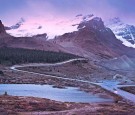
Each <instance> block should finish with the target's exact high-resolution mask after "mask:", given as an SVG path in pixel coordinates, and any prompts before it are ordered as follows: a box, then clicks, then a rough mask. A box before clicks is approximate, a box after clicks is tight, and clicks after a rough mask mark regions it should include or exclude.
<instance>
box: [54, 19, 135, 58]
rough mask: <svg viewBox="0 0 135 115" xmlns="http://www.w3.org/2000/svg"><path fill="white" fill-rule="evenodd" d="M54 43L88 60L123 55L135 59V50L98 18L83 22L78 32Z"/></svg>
mask: <svg viewBox="0 0 135 115" xmlns="http://www.w3.org/2000/svg"><path fill="white" fill-rule="evenodd" d="M53 42H55V43H56V44H59V45H61V46H62V47H64V48H66V49H68V50H69V51H70V52H72V53H75V54H78V55H81V56H84V57H88V58H96V57H100V58H106V59H108V58H113V57H119V56H122V55H127V56H129V57H135V50H134V49H133V48H128V47H126V46H124V45H123V44H122V42H121V41H120V40H118V39H116V37H115V34H114V33H113V32H112V30H111V29H109V28H107V27H106V26H105V25H104V22H103V21H102V19H101V18H98V17H95V18H93V19H91V20H86V21H82V22H81V23H80V24H78V31H74V32H72V33H66V34H63V35H62V36H58V37H56V38H55V39H54V41H53Z"/></svg>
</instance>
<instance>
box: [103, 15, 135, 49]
mask: <svg viewBox="0 0 135 115" xmlns="http://www.w3.org/2000/svg"><path fill="white" fill-rule="evenodd" d="M105 25H106V26H107V27H109V28H111V29H112V31H113V32H114V34H115V35H116V37H117V39H119V40H121V41H122V42H123V44H124V45H125V46H127V47H133V48H135V26H133V25H128V24H125V23H123V22H122V21H121V20H120V18H118V17H117V18H113V19H110V20H109V21H107V22H106V23H105Z"/></svg>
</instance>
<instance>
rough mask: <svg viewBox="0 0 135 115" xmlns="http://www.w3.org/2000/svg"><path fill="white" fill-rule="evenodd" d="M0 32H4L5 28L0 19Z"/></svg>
mask: <svg viewBox="0 0 135 115" xmlns="http://www.w3.org/2000/svg"><path fill="white" fill-rule="evenodd" d="M0 33H5V28H4V25H3V24H2V21H1V20H0Z"/></svg>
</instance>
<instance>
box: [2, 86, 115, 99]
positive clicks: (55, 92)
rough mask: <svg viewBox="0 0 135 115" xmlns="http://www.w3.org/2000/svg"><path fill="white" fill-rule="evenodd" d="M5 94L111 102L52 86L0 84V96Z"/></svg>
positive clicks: (76, 89) (72, 89)
mask: <svg viewBox="0 0 135 115" xmlns="http://www.w3.org/2000/svg"><path fill="white" fill-rule="evenodd" d="M5 91H6V92H7V93H8V94H9V95H13V96H32V97H41V98H48V99H51V100H56V101H62V102H112V101H113V100H112V99H108V98H103V97H99V96H97V95H94V94H92V93H86V92H84V91H80V90H79V89H78V88H74V87H66V88H65V89H60V88H53V86H52V85H34V84H0V94H4V92H5Z"/></svg>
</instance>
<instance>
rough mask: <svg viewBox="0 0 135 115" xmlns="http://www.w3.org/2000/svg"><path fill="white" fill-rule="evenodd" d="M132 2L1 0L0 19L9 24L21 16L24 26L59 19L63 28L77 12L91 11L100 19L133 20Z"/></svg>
mask: <svg viewBox="0 0 135 115" xmlns="http://www.w3.org/2000/svg"><path fill="white" fill-rule="evenodd" d="M134 4H135V0H0V19H1V20H2V21H3V23H4V24H5V25H8V26H9V25H13V24H15V23H16V22H17V21H18V20H19V19H20V18H24V19H25V20H26V22H27V24H25V27H23V29H24V28H29V27H31V28H32V26H31V25H33V24H35V25H36V24H37V26H39V25H44V26H46V25H45V24H47V25H48V26H49V25H50V26H51V27H53V24H55V25H57V24H58V23H61V26H62V27H63V28H64V25H65V23H67V24H68V23H70V22H69V21H70V20H72V19H74V18H75V16H76V15H77V14H83V15H87V14H94V15H95V16H99V17H102V19H103V20H106V19H108V18H113V17H120V18H121V19H122V20H123V21H124V22H126V23H129V24H135V7H134ZM62 23H63V25H62ZM49 29H50V30H51V28H49ZM56 29H57V28H55V30H56ZM69 29H70V28H69Z"/></svg>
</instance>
